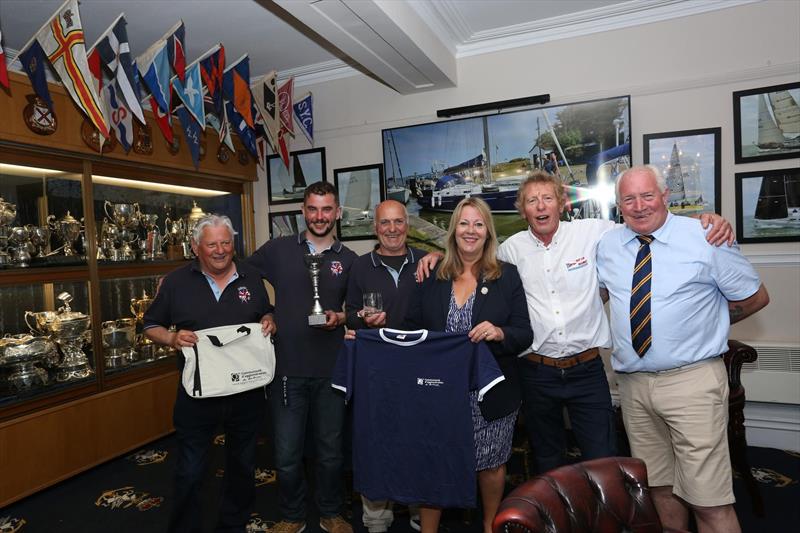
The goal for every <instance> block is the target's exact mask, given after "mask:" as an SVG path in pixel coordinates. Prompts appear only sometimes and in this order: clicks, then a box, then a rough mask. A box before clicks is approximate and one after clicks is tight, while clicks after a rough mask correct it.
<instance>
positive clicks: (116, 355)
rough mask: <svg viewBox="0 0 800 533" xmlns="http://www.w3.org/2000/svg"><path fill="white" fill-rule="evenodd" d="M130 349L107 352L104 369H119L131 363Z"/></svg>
mask: <svg viewBox="0 0 800 533" xmlns="http://www.w3.org/2000/svg"><path fill="white" fill-rule="evenodd" d="M130 354H131V351H130V349H119V350H117V349H112V350H108V352H107V353H106V356H105V364H106V368H121V367H123V366H128V365H129V364H130V363H131V359H130Z"/></svg>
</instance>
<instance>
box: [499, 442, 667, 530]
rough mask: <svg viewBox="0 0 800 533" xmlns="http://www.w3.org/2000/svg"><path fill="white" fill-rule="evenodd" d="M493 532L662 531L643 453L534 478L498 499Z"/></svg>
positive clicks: (555, 471)
mask: <svg viewBox="0 0 800 533" xmlns="http://www.w3.org/2000/svg"><path fill="white" fill-rule="evenodd" d="M492 530H493V531H494V533H588V532H597V533H607V532H608V533H610V532H620V531H625V532H631V533H656V532H658V533H661V532H667V531H669V532H673V533H677V531H676V530H673V529H664V528H663V527H662V526H661V521H660V520H659V518H658V513H656V509H655V506H654V505H653V501H652V499H651V497H650V488H649V487H648V485H647V469H646V468H645V466H644V463H643V462H642V461H641V460H639V459H633V458H630V457H606V458H603V459H594V460H592V461H584V462H582V463H577V464H573V465H567V466H562V467H560V468H556V469H554V470H551V471H549V472H547V473H545V474H542V475H540V476H537V477H535V478H533V479H530V480H528V481H526V482H525V483H523V484H522V485H520V486H519V487H517V488H516V489H514V491H512V492H511V493H510V494H509V495H508V496H507V497H506V498H505V499H504V500H503V502H502V503H501V504H500V509H499V510H498V512H497V515H496V516H495V518H494V523H493V524H492Z"/></svg>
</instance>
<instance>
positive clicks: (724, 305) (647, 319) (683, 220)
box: [597, 165, 769, 533]
mask: <svg viewBox="0 0 800 533" xmlns="http://www.w3.org/2000/svg"><path fill="white" fill-rule="evenodd" d="M668 200H669V189H667V187H666V183H665V180H664V178H663V177H662V176H661V174H660V172H659V171H658V169H657V168H656V167H653V166H650V165H647V166H638V167H633V168H631V169H629V170H627V171H626V172H625V173H623V174H622V176H621V177H620V178H619V180H618V181H617V204H618V205H619V208H620V210H621V213H622V215H623V217H624V218H625V226H624V227H619V228H617V229H614V230H612V231H610V232H608V233H606V234H605V235H604V236H603V238H602V239H601V240H600V244H599V246H598V249H597V271H598V276H599V278H600V284H601V287H604V288H605V290H607V291H608V295H609V296H610V304H609V305H610V308H611V336H612V340H613V345H614V350H613V354H612V365H613V367H614V370H615V371H616V372H617V384H618V387H619V393H620V400H621V404H622V415H623V419H624V421H625V427H626V429H627V433H628V438H629V440H630V444H631V451H632V452H633V455H634V457H639V458H640V459H642V460H643V461H644V462H645V463H646V465H647V472H648V478H649V482H650V486H651V488H652V494H653V500H654V502H655V505H656V509H657V510H658V514H659V517H660V518H661V522H662V523H663V524H664V526H665V527H669V528H675V529H686V528H687V526H688V519H689V510H691V511H692V512H693V513H694V516H695V518H696V521H697V525H698V529H699V531H700V532H701V533H706V532H716V531H718V532H727V533H736V532H738V531H740V527H739V522H738V519H737V518H736V513H735V511H734V509H733V505H732V504H733V502H734V497H733V485H732V475H731V465H730V457H729V454H728V442H727V425H728V377H727V373H726V370H725V364H724V363H723V361H722V357H720V355H721V354H723V353H725V352H726V351H727V350H728V345H727V340H728V331H729V329H730V324H732V323H734V322H737V321H739V320H742V319H743V318H745V317H747V316H750V315H751V314H753V313H755V312H756V311H758V310H759V309H761V308H762V307H764V306H765V305H767V304H768V303H769V296H768V295H767V291H766V289H765V288H764V285H763V284H762V283H761V281H760V279H759V277H758V274H757V273H756V272H755V270H754V269H753V267H752V265H750V263H749V262H748V261H747V259H745V257H744V256H743V255H742V253H741V251H740V250H739V248H738V246H732V247H727V246H720V247H715V246H708V244H707V243H706V235H705V232H704V230H703V228H702V226H701V224H700V222H699V221H698V220H695V219H691V218H687V217H680V216H675V215H672V214H671V213H670V212H669V211H668V209H667V204H668Z"/></svg>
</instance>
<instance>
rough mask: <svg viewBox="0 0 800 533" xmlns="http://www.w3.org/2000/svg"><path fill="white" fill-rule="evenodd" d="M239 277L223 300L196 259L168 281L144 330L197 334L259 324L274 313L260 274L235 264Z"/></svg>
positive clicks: (223, 293) (146, 317)
mask: <svg viewBox="0 0 800 533" xmlns="http://www.w3.org/2000/svg"><path fill="white" fill-rule="evenodd" d="M235 264H236V272H237V273H238V277H237V278H236V279H235V280H233V281H231V282H230V283H228V285H226V286H225V288H224V289H222V291H221V293H220V295H219V298H217V297H216V295H215V294H214V290H213V289H212V288H211V286H210V285H209V283H208V280H207V279H206V275H205V274H203V271H202V269H201V268H200V263H199V262H198V261H197V259H195V260H194V261H192V262H191V263H188V264H186V265H183V266H181V267H179V268H177V269H175V270H173V271H172V272H170V273H169V274H167V276H166V277H165V278H164V281H163V282H162V283H161V286H160V287H159V289H158V292H157V293H156V297H155V299H154V300H153V303H152V304H151V305H150V307H149V308H148V309H147V311H146V312H145V314H144V328H145V329H147V328H152V327H155V326H162V327H165V328H169V327H170V326H172V325H175V327H176V328H178V329H179V330H180V329H187V330H190V331H197V330H201V329H206V328H215V327H218V326H229V325H232V324H246V323H249V322H258V321H260V320H261V317H263V316H264V315H265V314H267V313H271V312H272V310H273V307H272V305H271V304H270V301H269V295H267V290H266V288H265V287H264V282H263V281H261V276H260V275H259V273H258V271H257V270H256V269H254V268H253V267H251V266H249V265H248V264H247V263H241V262H239V261H235Z"/></svg>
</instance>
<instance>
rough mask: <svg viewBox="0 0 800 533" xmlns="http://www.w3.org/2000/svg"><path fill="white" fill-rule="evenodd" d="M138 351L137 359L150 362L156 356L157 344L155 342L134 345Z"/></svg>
mask: <svg viewBox="0 0 800 533" xmlns="http://www.w3.org/2000/svg"><path fill="white" fill-rule="evenodd" d="M136 350H137V351H138V352H139V361H142V362H150V361H155V360H156V359H157V358H158V345H157V344H155V343H152V342H151V343H143V344H139V345H137V346H136Z"/></svg>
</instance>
